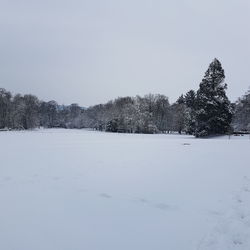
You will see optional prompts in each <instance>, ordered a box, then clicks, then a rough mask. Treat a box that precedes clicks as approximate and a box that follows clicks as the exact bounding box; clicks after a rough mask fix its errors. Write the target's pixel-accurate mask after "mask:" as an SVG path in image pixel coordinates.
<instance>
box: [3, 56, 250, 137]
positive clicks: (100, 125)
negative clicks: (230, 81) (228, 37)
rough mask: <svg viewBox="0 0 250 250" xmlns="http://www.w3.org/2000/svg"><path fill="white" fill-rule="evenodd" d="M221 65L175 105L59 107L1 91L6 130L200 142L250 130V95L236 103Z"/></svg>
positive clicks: (119, 102) (123, 101)
mask: <svg viewBox="0 0 250 250" xmlns="http://www.w3.org/2000/svg"><path fill="white" fill-rule="evenodd" d="M224 79H225V75H224V70H223V68H222V66H221V63H220V62H219V60H217V59H214V60H213V62H212V63H211V64H210V65H209V68H208V70H207V71H206V73H205V75H204V77H203V79H202V81H201V83H200V85H199V89H198V90H197V91H194V90H190V91H188V92H187V93H186V94H185V95H181V96H180V97H179V98H178V99H177V100H176V102H174V103H173V104H170V103H169V100H168V97H166V96H165V95H161V94H156V95H153V94H148V95H145V96H144V97H141V96H136V97H119V98H117V99H115V100H113V101H109V102H107V103H106V104H99V105H95V106H92V107H89V108H82V107H80V106H79V105H78V104H71V105H68V106H65V105H59V104H57V102H56V101H49V102H45V101H42V100H39V99H38V98H37V97H36V96H34V95H23V96H22V95H20V94H17V95H14V96H13V95H12V94H11V93H10V92H9V91H6V90H5V89H0V129H4V128H7V129H32V128H37V127H45V128H55V127H57V128H93V129H96V130H101V131H107V132H124V133H170V132H173V131H176V132H178V133H182V132H185V133H188V134H192V135H195V136H196V137H204V136H209V135H218V134H225V133H229V132H232V131H233V130H242V131H247V130H248V131H249V129H250V92H248V93H246V94H245V95H244V96H243V97H242V98H240V99H239V100H238V101H237V102H236V103H231V102H230V101H229V99H228V97H227V96H226V89H227V85H226V84H225V82H224Z"/></svg>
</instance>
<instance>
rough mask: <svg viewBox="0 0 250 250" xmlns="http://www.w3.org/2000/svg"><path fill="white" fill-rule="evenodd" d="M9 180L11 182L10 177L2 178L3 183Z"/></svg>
mask: <svg viewBox="0 0 250 250" xmlns="http://www.w3.org/2000/svg"><path fill="white" fill-rule="evenodd" d="M10 180H11V177H9V176H6V177H4V178H3V181H10Z"/></svg>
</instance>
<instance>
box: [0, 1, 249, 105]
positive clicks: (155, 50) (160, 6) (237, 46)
mask: <svg viewBox="0 0 250 250" xmlns="http://www.w3.org/2000/svg"><path fill="white" fill-rule="evenodd" d="M249 26H250V1H249V0H233V1H232V0H209V1H202V0H190V1H188V0H182V1H181V0H179V1H178V0H176V1H173V0H171V1H169V0H152V1H149V0H123V1H119V0H89V1H84V0H68V1H66V0H43V1H36V0H16V1H15V0H0V87H4V88H6V89H7V90H10V91H12V92H13V93H22V94H25V93H32V94H35V95H37V96H38V97H39V98H40V99H43V100H51V99H54V100H56V101H57V102H58V103H60V104H62V103H64V104H70V103H73V102H76V103H79V104H80V105H83V106H89V105H93V104H98V103H104V102H106V101H108V100H109V99H113V98H116V97H118V96H127V95H129V96H135V95H137V94H139V95H144V94H147V93H161V94H165V95H166V96H168V97H169V98H170V101H171V102H174V101H175V100H176V98H177V97H178V96H179V95H180V94H182V93H185V92H187V91H188V90H190V89H195V90H196V89H197V88H198V85H199V83H200V81H201V79H202V77H203V75H204V72H205V71H206V69H207V67H208V65H209V63H210V62H211V61H212V60H213V58H214V57H217V58H218V59H219V60H220V61H221V63H222V66H223V68H224V69H225V74H226V82H227V83H228V92H227V93H228V96H229V98H230V99H231V100H232V101H234V100H236V98H237V97H239V96H241V95H242V94H244V92H245V91H247V90H248V87H249V86H250V79H249V70H250V32H249V30H250V29H249V28H250V27H249Z"/></svg>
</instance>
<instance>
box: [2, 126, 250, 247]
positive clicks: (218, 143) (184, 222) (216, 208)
mask: <svg viewBox="0 0 250 250" xmlns="http://www.w3.org/2000/svg"><path fill="white" fill-rule="evenodd" d="M249 152H250V140H249V136H244V137H233V138H231V140H229V139H228V137H220V138H213V139H195V138H193V137H190V136H185V135H181V136H179V135H134V134H111V133H101V132H94V131H86V130H63V129H50V130H38V131H29V132H1V133H0V157H1V162H0V249H1V250H208V249H210V250H231V249H241V250H243V249H244V250H249V249H250V164H249V162H250V154H249Z"/></svg>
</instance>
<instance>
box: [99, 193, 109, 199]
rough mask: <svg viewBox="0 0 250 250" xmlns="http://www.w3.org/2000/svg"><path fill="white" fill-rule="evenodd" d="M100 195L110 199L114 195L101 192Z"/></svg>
mask: <svg viewBox="0 0 250 250" xmlns="http://www.w3.org/2000/svg"><path fill="white" fill-rule="evenodd" d="M99 196H100V197H102V198H106V199H110V198H112V196H111V195H109V194H106V193H101V194H99Z"/></svg>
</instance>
